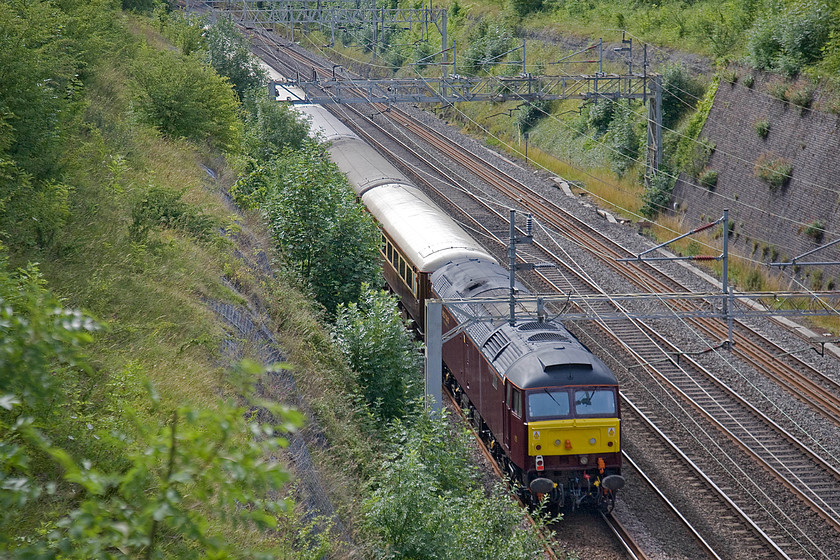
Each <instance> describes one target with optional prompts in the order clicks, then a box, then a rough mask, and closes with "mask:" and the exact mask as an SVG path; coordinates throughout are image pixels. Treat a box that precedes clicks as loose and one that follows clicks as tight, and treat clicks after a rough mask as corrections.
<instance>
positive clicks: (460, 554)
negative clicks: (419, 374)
mask: <svg viewBox="0 0 840 560" xmlns="http://www.w3.org/2000/svg"><path fill="white" fill-rule="evenodd" d="M394 439H395V445H394V451H393V452H392V454H391V455H390V456H389V457H388V459H387V460H386V461H385V462H384V463H383V465H382V469H381V471H380V473H379V475H378V476H377V477H376V478H375V479H374V480H373V481H372V486H373V492H372V493H371V497H370V498H369V499H368V500H366V501H365V503H364V506H363V507H364V513H365V517H366V519H365V524H364V525H365V527H364V528H365V530H366V531H368V532H370V533H371V534H373V535H375V536H376V537H378V538H379V539H380V540H381V541H382V544H381V545H380V546H381V551H380V552H381V557H382V558H392V559H395V560H396V559H404V560H408V559H411V560H416V559H421V558H428V559H431V558H437V559H440V560H468V559H472V558H493V559H495V560H525V559H531V558H539V557H541V556H542V554H543V551H542V545H541V544H540V541H539V539H538V538H537V535H536V532H535V531H533V530H524V529H523V528H522V521H523V515H525V514H524V512H523V511H522V509H521V508H519V507H518V506H516V505H515V504H514V503H513V501H512V500H510V498H509V497H508V496H507V495H506V494H505V492H504V490H503V489H501V488H499V487H496V488H494V489H493V491H492V492H491V493H490V494H489V495H485V492H484V490H483V489H482V488H481V486H480V485H478V484H477V483H476V482H475V479H476V474H475V468H474V467H472V466H471V465H470V461H469V459H468V457H469V455H468V454H467V451H466V448H465V441H464V438H463V436H462V437H461V438H453V437H452V435H451V434H450V433H449V423H448V419H447V418H446V415H445V414H444V415H443V417H442V418H437V419H433V418H432V417H430V416H429V415H426V414H425V413H421V414H420V415H418V417H417V418H415V419H414V421H413V422H412V423H411V424H410V425H402V424H400V425H398V426H397V434H396V437H395V438H394Z"/></svg>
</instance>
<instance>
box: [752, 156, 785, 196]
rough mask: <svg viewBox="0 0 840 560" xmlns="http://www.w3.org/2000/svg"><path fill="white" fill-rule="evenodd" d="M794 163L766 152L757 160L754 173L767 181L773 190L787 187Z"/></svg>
mask: <svg viewBox="0 0 840 560" xmlns="http://www.w3.org/2000/svg"><path fill="white" fill-rule="evenodd" d="M792 171H793V164H791V163H790V161H788V160H787V159H785V158H783V157H781V156H776V155H774V154H772V153H770V152H764V153H762V154H761V155H760V156H758V159H756V161H755V166H754V167H753V174H754V175H755V176H756V177H757V178H758V179H761V180H762V181H764V182H765V183H767V184H768V185H769V186H770V189H771V190H776V189H779V188H782V187H785V186H786V185H787V184H788V182H789V181H790V174H791V172H792Z"/></svg>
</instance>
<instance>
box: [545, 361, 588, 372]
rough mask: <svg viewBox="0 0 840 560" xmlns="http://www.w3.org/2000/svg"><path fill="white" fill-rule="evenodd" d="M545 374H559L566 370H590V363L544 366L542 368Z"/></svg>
mask: <svg viewBox="0 0 840 560" xmlns="http://www.w3.org/2000/svg"><path fill="white" fill-rule="evenodd" d="M543 369H544V371H545V372H546V373H560V372H563V371H567V370H572V369H584V370H591V369H592V364H591V363H590V362H584V363H578V364H572V363H569V364H552V365H550V366H545V368H543Z"/></svg>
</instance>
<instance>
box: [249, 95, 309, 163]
mask: <svg viewBox="0 0 840 560" xmlns="http://www.w3.org/2000/svg"><path fill="white" fill-rule="evenodd" d="M245 109H246V119H245V137H244V139H243V141H242V151H243V153H244V154H245V156H247V157H248V158H251V159H253V160H254V161H256V162H260V163H263V162H270V161H271V160H273V159H274V158H276V157H277V156H278V155H280V154H281V153H282V152H283V150H284V149H285V148H286V147H289V148H293V149H298V148H300V147H301V145H302V144H303V142H304V140H306V138H307V137H308V135H309V125H308V124H307V123H306V121H305V120H303V118H302V117H301V116H300V113H298V112H296V111H294V110H293V109H292V108H291V107H290V106H289V105H286V104H283V103H278V102H277V101H275V100H274V99H271V98H269V97H268V94H267V93H266V92H265V91H263V90H262V89H259V90H252V91H251V92H249V93H248V94H247V96H246V98H245Z"/></svg>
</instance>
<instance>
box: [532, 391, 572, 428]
mask: <svg viewBox="0 0 840 560" xmlns="http://www.w3.org/2000/svg"><path fill="white" fill-rule="evenodd" d="M570 410H571V404H570V403H569V393H568V392H566V391H550V390H548V389H543V390H541V391H537V392H535V393H529V394H528V418H529V419H531V420H535V419H537V418H555V417H557V416H568V415H569V411H570Z"/></svg>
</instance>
